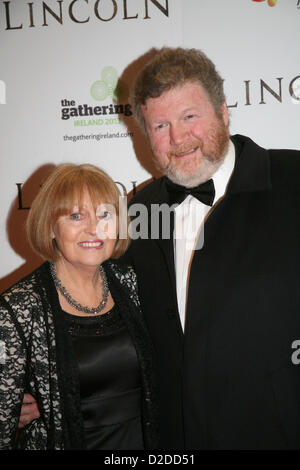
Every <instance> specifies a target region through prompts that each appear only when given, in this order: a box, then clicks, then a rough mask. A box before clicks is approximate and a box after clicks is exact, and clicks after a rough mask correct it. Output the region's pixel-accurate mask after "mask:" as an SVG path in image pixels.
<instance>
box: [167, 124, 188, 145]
mask: <svg viewBox="0 0 300 470" xmlns="http://www.w3.org/2000/svg"><path fill="white" fill-rule="evenodd" d="M187 135H188V132H187V129H186V128H185V126H184V125H183V124H180V123H175V124H172V125H171V126H170V142H171V144H172V145H176V146H178V145H181V144H182V143H183V142H184V141H185V139H186V137H187Z"/></svg>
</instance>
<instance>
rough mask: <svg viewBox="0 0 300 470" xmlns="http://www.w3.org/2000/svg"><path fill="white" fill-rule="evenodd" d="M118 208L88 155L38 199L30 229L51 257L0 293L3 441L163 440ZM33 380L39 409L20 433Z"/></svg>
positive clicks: (69, 444) (60, 171) (136, 445)
mask: <svg viewBox="0 0 300 470" xmlns="http://www.w3.org/2000/svg"><path fill="white" fill-rule="evenodd" d="M120 212H121V211H120V194H119V191H118V189H117V187H116V185H115V184H114V183H113V181H112V180H111V179H110V178H109V177H108V175H107V174H106V173H104V172H103V171H102V170H100V169H98V168H97V167H95V166H93V165H87V164H86V165H73V164H63V165H60V166H59V167H57V168H56V170H55V171H54V173H53V174H52V175H51V176H50V177H49V178H48V180H47V181H46V182H45V183H44V184H43V186H42V188H41V190H40V192H39V194H38V195H37V197H36V199H35V200H34V202H33V204H32V208H31V211H30V213H29V216H28V220H27V233H28V237H29V241H30V243H31V245H32V247H33V248H34V249H35V251H36V252H38V253H39V254H40V255H42V256H43V257H44V258H45V259H46V260H47V261H46V262H45V263H44V264H42V266H40V267H39V268H38V269H36V270H35V271H34V272H33V273H31V274H29V275H28V276H27V277H25V278H23V279H22V280H21V281H19V282H18V283H17V284H15V285H14V286H12V287H11V288H10V289H8V290H7V291H6V292H5V293H4V294H3V295H2V296H1V298H0V341H1V345H2V349H3V348H4V349H5V360H4V361H1V362H2V363H1V364H0V368H1V373H0V448H1V449H12V448H23V449H104V450H128V449H132V450H140V449H153V448H155V446H156V442H157V429H156V419H155V414H156V406H155V396H154V395H155V393H154V380H155V379H154V367H153V351H152V346H151V342H150V339H149V336H148V333H147V330H146V327H145V324H144V321H143V317H142V313H141V311H140V308H139V300H138V295H137V282H136V277H135V273H134V271H133V270H132V268H130V267H128V266H123V265H121V264H118V262H117V261H116V260H112V259H111V258H117V257H118V256H120V255H121V254H122V253H123V252H124V251H125V249H126V247H127V245H128V237H127V230H126V231H125V237H124V229H123V231H122V233H123V235H122V237H123V238H120V237H119V233H120V230H119V228H120V223H123V222H124V220H123V222H122V218H120V217H119V216H120ZM120 221H121V222H120ZM126 222H127V221H126ZM25 391H26V392H27V393H30V394H31V395H32V396H33V397H34V398H35V400H36V401H37V404H38V407H39V413H40V416H39V417H38V418H37V419H35V420H33V421H32V422H30V423H29V424H28V425H27V426H25V427H23V428H22V429H21V430H20V432H17V427H18V420H19V415H20V408H21V404H22V400H23V396H24V392H25Z"/></svg>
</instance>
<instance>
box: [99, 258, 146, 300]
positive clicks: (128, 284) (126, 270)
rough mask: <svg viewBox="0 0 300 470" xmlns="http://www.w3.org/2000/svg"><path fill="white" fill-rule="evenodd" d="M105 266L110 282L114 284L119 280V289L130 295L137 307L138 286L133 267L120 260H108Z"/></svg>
mask: <svg viewBox="0 0 300 470" xmlns="http://www.w3.org/2000/svg"><path fill="white" fill-rule="evenodd" d="M103 266H104V269H105V272H106V274H107V277H108V278H109V280H110V281H113V282H114V280H117V282H118V285H119V287H121V289H122V290H124V291H125V292H126V293H127V295H129V297H130V299H131V300H132V301H133V302H134V303H135V305H137V306H138V305H139V298H138V284H137V277H136V273H135V271H134V269H133V267H132V266H130V265H128V264H124V263H122V262H121V261H119V260H108V261H106V262H105V263H104V264H103ZM112 278H113V279H112Z"/></svg>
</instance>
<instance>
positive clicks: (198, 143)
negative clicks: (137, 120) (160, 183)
mask: <svg viewBox="0 0 300 470" xmlns="http://www.w3.org/2000/svg"><path fill="white" fill-rule="evenodd" d="M142 112H143V115H144V119H145V123H146V130H147V134H148V137H149V140H150V144H151V147H152V151H153V153H154V157H155V161H156V163H157V164H158V166H159V168H160V170H162V171H163V173H164V174H165V175H166V176H168V177H169V178H170V179H171V180H172V181H174V182H175V183H178V184H181V185H183V186H187V187H193V186H196V185H198V184H200V183H202V182H204V181H206V180H207V179H209V178H210V177H211V176H212V175H213V174H214V173H215V171H216V170H217V168H218V167H219V166H220V164H221V163H222V161H223V159H224V156H225V154H226V151H227V148H228V143H229V133H228V120H229V119H228V111H227V107H226V105H225V103H224V104H223V106H222V108H221V110H220V112H221V115H220V117H218V116H217V115H216V113H215V110H214V108H213V106H212V104H211V103H210V101H209V99H208V96H207V94H206V92H205V91H204V89H203V88H202V87H201V85H199V84H198V83H195V82H187V83H185V84H184V85H182V86H178V87H176V88H173V89H171V90H169V91H165V92H164V93H163V94H162V95H161V96H159V97H158V98H149V99H148V100H147V101H146V104H145V105H144V106H142Z"/></svg>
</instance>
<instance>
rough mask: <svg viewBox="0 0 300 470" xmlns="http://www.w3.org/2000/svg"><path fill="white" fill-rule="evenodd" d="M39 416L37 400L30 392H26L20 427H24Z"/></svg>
mask: <svg viewBox="0 0 300 470" xmlns="http://www.w3.org/2000/svg"><path fill="white" fill-rule="evenodd" d="M39 417H40V411H39V407H38V404H37V402H36V401H35V399H34V398H33V396H31V395H29V394H28V393H25V395H24V399H23V404H22V408H21V414H20V420H19V426H18V427H19V428H23V427H24V426H26V425H27V424H29V423H30V422H31V421H32V420H34V419H37V418H39Z"/></svg>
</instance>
